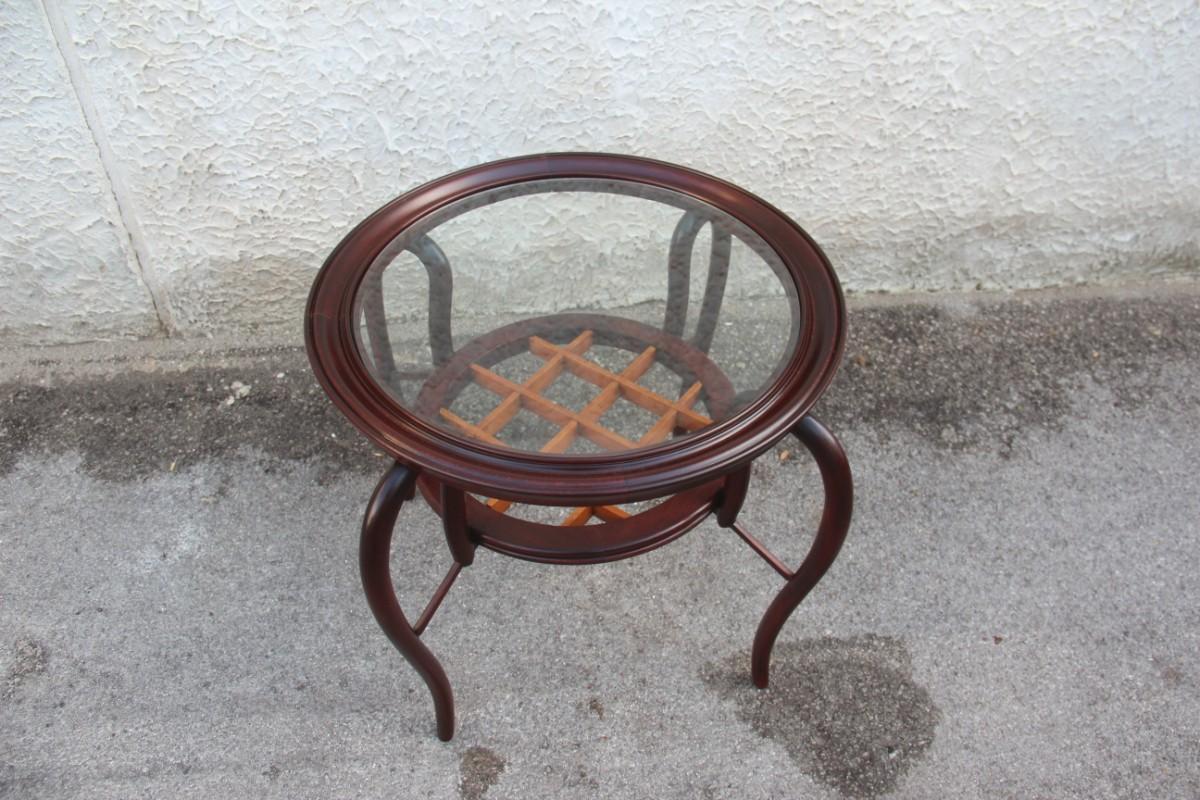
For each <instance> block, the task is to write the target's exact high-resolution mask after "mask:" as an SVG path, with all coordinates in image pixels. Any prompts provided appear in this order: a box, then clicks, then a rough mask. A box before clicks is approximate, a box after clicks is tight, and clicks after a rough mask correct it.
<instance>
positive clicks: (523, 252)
mask: <svg viewBox="0 0 1200 800" xmlns="http://www.w3.org/2000/svg"><path fill="white" fill-rule="evenodd" d="M354 317H355V320H356V326H355V333H356V342H357V347H358V351H359V354H360V356H361V358H362V359H363V362H364V363H365V364H366V366H367V369H368V371H369V373H370V375H371V377H372V378H373V379H374V381H375V382H376V383H378V385H379V386H381V387H383V389H384V390H385V391H386V392H387V393H388V395H389V396H390V397H391V398H392V399H393V400H394V401H395V402H396V403H398V404H400V405H401V406H403V407H404V408H406V409H407V410H409V411H411V412H412V413H414V414H416V415H417V416H419V417H421V418H423V419H425V420H426V421H428V422H430V423H432V424H434V425H437V426H439V427H441V428H442V429H444V430H445V431H447V432H450V433H452V434H453V435H456V436H460V437H466V438H469V439H472V440H474V441H476V442H480V443H484V444H487V445H492V446H495V447H501V448H509V449H515V450H523V451H534V452H541V453H546V454H555V455H561V456H578V455H594V454H598V453H604V452H607V451H626V450H634V449H638V448H644V447H647V446H651V445H656V444H659V443H662V442H665V441H668V440H672V439H677V438H680V437H686V436H691V435H693V434H695V433H697V432H699V431H702V430H704V429H705V428H707V427H709V426H711V425H713V424H714V423H717V422H720V421H721V420H724V419H727V418H729V417H730V416H731V415H734V414H736V413H737V412H738V411H739V410H740V409H742V408H744V407H746V406H747V405H749V404H750V403H752V402H753V401H754V400H755V399H756V398H757V397H758V396H759V394H760V393H761V392H762V390H763V388H764V387H766V386H768V385H770V384H771V382H772V381H773V380H774V379H775V378H776V377H777V376H778V374H779V372H780V370H781V369H782V368H783V366H784V365H786V364H787V363H788V360H789V358H790V357H791V355H792V354H793V352H794V350H795V349H796V345H797V342H798V340H799V337H800V334H801V331H802V327H803V326H802V321H803V320H802V312H801V305H800V302H799V300H798V290H797V285H796V282H795V280H794V279H793V277H792V275H791V274H790V273H789V271H788V269H787V267H786V266H785V265H784V264H783V262H782V260H781V259H780V257H779V255H778V254H777V253H776V252H775V251H774V250H772V249H771V247H770V246H768V245H767V244H766V243H765V242H764V241H763V239H762V238H761V237H760V236H759V235H758V234H756V233H755V232H754V231H753V230H752V229H751V228H750V227H749V226H747V225H746V224H745V223H744V222H742V221H741V220H739V219H737V218H735V217H734V216H732V215H731V214H729V213H727V212H725V211H722V210H721V209H719V208H717V207H715V206H713V205H710V204H709V203H707V202H704V201H702V200H699V199H696V198H694V197H691V196H688V195H686V194H684V193H682V192H679V191H675V190H672V189H667V188H662V187H658V186H650V185H645V184H640V183H635V182H630V181H622V180H611V179H596V178H569V177H562V178H547V179H542V180H532V181H525V182H522V183H518V184H514V185H502V186H497V187H493V188H489V189H485V190H483V191H479V192H476V193H474V194H470V195H468V196H466V197H462V198H460V199H458V200H455V201H452V202H450V203H447V204H445V205H443V206H441V207H440V208H438V209H436V210H435V211H433V212H432V213H429V214H427V215H425V216H424V217H422V218H421V219H419V220H417V221H416V222H414V223H413V224H411V225H409V226H408V227H406V228H405V229H404V230H402V231H400V232H399V233H398V234H397V235H396V236H394V237H393V238H392V239H391V240H390V241H388V242H387V244H386V246H385V247H384V248H383V250H382V251H381V252H380V253H379V255H378V256H377V257H376V258H374V259H373V261H372V262H371V264H370V266H369V267H368V268H367V270H366V272H365V274H364V277H363V279H362V282H361V284H360V285H359V287H358V290H357V292H356V295H355V298H354Z"/></svg>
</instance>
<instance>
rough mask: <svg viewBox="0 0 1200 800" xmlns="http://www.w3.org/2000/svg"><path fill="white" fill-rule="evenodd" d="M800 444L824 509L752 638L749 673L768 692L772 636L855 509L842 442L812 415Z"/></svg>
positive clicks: (821, 568)
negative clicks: (817, 474) (816, 473)
mask: <svg viewBox="0 0 1200 800" xmlns="http://www.w3.org/2000/svg"><path fill="white" fill-rule="evenodd" d="M792 433H794V434H795V435H796V438H797V439H799V440H800V441H801V442H803V443H804V446H805V447H807V448H808V449H809V451H810V452H811V453H812V454H813V457H814V458H815V459H816V462H817V466H818V467H819V468H820V470H821V482H822V483H823V484H824V486H825V510H824V512H823V513H822V514H821V524H820V527H819V528H817V536H816V539H815V540H814V541H813V544H812V547H811V548H810V549H809V551H808V555H807V556H805V558H804V563H802V564H801V565H800V569H798V570H796V571H795V572H794V573H792V575H791V577H789V578H788V582H787V585H785V586H784V587H783V589H782V590H780V592H779V594H778V595H776V596H775V599H774V600H773V601H771V605H770V606H768V607H767V611H766V613H765V614H763V618H762V621H761V622H759V623H758V631H757V632H756V633H755V634H754V648H753V650H752V651H751V654H750V675H751V677H752V678H753V679H754V685H755V686H757V687H758V688H760V689H765V688H767V679H768V673H769V671H770V666H771V650H772V648H773V647H774V646H775V638H776V637H777V636H779V631H780V629H781V628H783V624H784V623H785V622H787V619H788V617H790V616H791V614H792V612H793V611H795V610H796V606H798V605H800V601H802V600H803V599H804V598H805V596H806V595H807V594H808V593H809V591H811V590H812V588H813V587H814V586H816V585H817V582H818V581H820V580H821V578H822V576H824V575H825V571H826V570H828V569H829V566H830V564H832V563H833V560H834V559H835V558H837V554H838V550H840V549H841V547H842V542H843V541H845V539H846V531H847V530H848V529H849V528H850V515H851V513H852V511H853V505H854V484H853V480H852V478H851V475H850V462H849V461H848V460H847V459H846V451H845V450H843V449H842V445H841V442H839V441H838V440H837V437H835V436H834V435H833V434H832V433H830V432H829V430H828V429H827V428H826V427H825V426H824V425H822V424H821V423H819V422H817V421H816V420H815V419H813V418H812V417H805V418H804V419H802V420H801V421H800V424H799V425H797V426H796V428H795V429H794V430H793V431H792Z"/></svg>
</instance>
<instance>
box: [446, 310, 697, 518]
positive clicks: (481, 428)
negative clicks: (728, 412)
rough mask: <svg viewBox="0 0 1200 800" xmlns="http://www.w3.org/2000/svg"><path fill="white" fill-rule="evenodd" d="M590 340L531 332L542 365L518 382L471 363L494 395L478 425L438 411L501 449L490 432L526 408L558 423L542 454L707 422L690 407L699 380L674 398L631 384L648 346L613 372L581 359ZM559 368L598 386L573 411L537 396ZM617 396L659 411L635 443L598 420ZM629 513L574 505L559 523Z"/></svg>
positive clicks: (505, 505) (504, 505)
mask: <svg viewBox="0 0 1200 800" xmlns="http://www.w3.org/2000/svg"><path fill="white" fill-rule="evenodd" d="M592 342H593V334H592V331H583V332H581V333H580V334H579V335H578V336H576V337H575V338H574V339H572V340H571V341H570V342H568V343H567V344H566V345H556V344H553V343H551V342H548V341H546V340H545V339H542V338H540V337H537V336H534V337H531V338H530V341H529V351H530V352H531V353H533V354H534V355H538V356H540V357H542V358H543V359H544V360H545V363H544V364H542V366H541V367H539V368H538V370H537V371H536V372H534V373H533V375H531V376H530V377H529V378H528V379H526V380H525V381H524V382H523V383H520V384H518V383H515V382H513V381H510V380H508V379H507V378H505V377H503V376H502V375H498V374H497V373H495V372H493V371H491V370H490V369H487V368H486V367H483V366H481V365H479V364H472V365H471V371H472V377H473V378H474V379H475V382H476V383H477V384H479V385H480V386H481V387H483V388H484V389H487V390H489V391H491V392H493V393H494V394H497V395H499V396H500V397H501V400H500V403H499V404H497V406H496V407H495V408H493V409H492V410H491V411H490V412H488V414H487V416H485V417H484V418H483V420H481V421H480V422H479V423H478V424H472V423H470V422H467V421H466V420H464V419H462V418H461V417H459V416H458V415H456V414H454V413H453V412H452V411H450V410H449V409H447V408H443V409H440V413H441V415H442V417H443V418H444V419H446V420H447V421H449V422H450V423H451V424H452V425H454V427H456V428H458V429H459V430H461V431H463V432H464V433H467V434H468V435H470V436H473V437H474V438H477V439H479V440H480V441H484V442H487V443H488V444H493V445H498V446H500V447H505V446H506V445H505V444H504V443H503V442H502V441H500V440H499V439H498V438H496V436H495V434H496V433H498V432H499V431H500V430H501V429H502V428H503V427H504V426H505V425H507V424H508V423H509V422H511V421H512V419H513V418H514V417H516V415H517V414H518V413H519V412H520V410H521V408H528V409H529V410H530V411H532V412H533V413H535V414H537V415H538V416H540V417H542V418H543V419H546V420H548V421H550V422H554V423H557V424H558V425H560V426H561V427H560V429H559V430H558V431H557V432H556V433H555V434H554V436H552V437H551V438H550V440H549V441H547V442H546V443H545V444H544V445H542V447H541V448H540V450H541V452H543V453H562V452H565V451H566V450H567V449H568V448H569V447H570V446H571V443H572V442H574V441H575V438H576V437H577V436H580V435H583V436H585V437H586V438H588V439H591V440H592V441H593V442H596V443H597V444H599V445H600V446H601V447H607V448H608V449H612V450H619V449H631V448H633V447H637V446H642V445H647V444H653V443H654V442H658V441H662V440H663V439H665V438H666V437H667V436H668V435H669V434H670V433H671V431H672V430H674V429H675V427H676V426H677V425H679V422H680V418H681V417H683V424H682V425H679V426H680V427H684V428H689V429H694V428H695V427H700V426H702V425H707V424H710V423H711V420H710V419H709V418H708V417H706V416H704V415H703V414H700V413H699V412H696V411H693V410H692V405H694V404H695V402H696V400H697V399H698V398H699V396H700V392H701V391H702V389H703V386H702V384H700V383H694V384H692V386H690V387H689V388H688V390H687V391H686V392H684V393H683V394H682V395H680V397H679V399H678V400H675V401H671V400H668V399H667V398H665V397H663V396H661V395H659V394H657V393H656V392H654V391H652V390H650V389H647V388H646V387H644V386H640V385H638V384H637V380H638V379H639V378H641V377H642V376H643V375H644V374H645V373H646V372H647V370H649V369H650V367H652V366H653V365H654V357H655V354H656V351H655V349H654V347H647V348H646V349H645V350H643V351H642V352H641V353H639V354H638V355H637V356H635V357H634V358H633V360H632V361H630V362H629V364H628V365H626V367H625V368H624V369H623V370H621V372H620V373H614V372H610V371H609V370H607V369H605V368H604V367H601V366H600V365H599V364H596V363H595V362H593V361H590V360H589V359H586V358H583V354H584V353H586V352H587V351H588V350H589V349H590V348H591V346H592ZM564 368H566V369H568V370H570V371H571V372H572V373H573V374H575V375H578V376H579V377H581V378H583V379H584V380H587V381H589V382H590V383H593V384H595V385H597V386H601V390H600V392H599V393H598V394H597V395H596V396H595V397H593V398H592V399H591V401H590V402H589V403H588V404H587V405H586V406H584V408H583V409H581V410H580V411H579V412H578V413H576V412H574V411H572V410H571V409H569V408H566V407H565V406H562V405H560V404H558V403H555V402H554V401H552V400H550V399H549V398H546V397H543V396H542V395H541V392H542V391H544V390H545V389H546V388H548V387H549V386H550V385H551V384H553V383H554V381H555V380H557V378H558V377H559V376H560V375H561V374H562V372H563V369H564ZM619 397H625V398H626V399H627V400H629V401H630V402H632V403H634V404H635V405H639V406H641V407H642V408H646V409H648V410H651V411H655V412H657V413H659V414H660V415H661V416H660V417H659V419H658V420H657V421H656V422H655V423H654V425H653V426H652V427H651V428H650V430H648V431H647V432H646V433H645V434H643V436H642V437H641V438H640V439H639V440H638V442H637V444H634V443H633V442H631V441H630V440H628V439H626V438H625V437H623V436H621V435H620V434H617V433H615V432H614V431H610V430H608V429H607V428H605V427H603V426H602V425H600V424H599V423H598V420H599V418H600V417H602V416H603V415H604V413H605V412H606V411H608V410H609V409H610V408H612V406H613V404H614V403H615V402H616V401H617V399H618V398H619ZM486 502H487V505H488V506H489V507H490V508H492V509H493V510H495V511H497V512H500V513H504V512H505V511H507V510H508V509H510V508H511V507H512V505H513V502H512V501H511V500H502V499H499V498H492V499H489V500H487V501H486ZM629 516H630V513H629V512H628V511H625V510H624V509H622V508H620V507H619V506H590V507H589V506H580V507H578V508H575V509H572V510H571V512H570V513H569V514H568V515H567V516H566V518H565V519H564V520H563V521H562V522H561V523H560V524H561V525H563V526H568V527H570V526H581V525H586V524H587V522H588V520H590V519H591V518H592V517H596V518H597V519H600V520H603V521H605V522H613V521H616V520H620V519H626V518H628V517H629Z"/></svg>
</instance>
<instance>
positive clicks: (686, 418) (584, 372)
mask: <svg viewBox="0 0 1200 800" xmlns="http://www.w3.org/2000/svg"><path fill="white" fill-rule="evenodd" d="M529 349H530V351H531V352H533V353H536V354H537V355H540V356H543V357H551V356H553V355H555V354H559V353H561V354H562V355H563V357H564V358H565V359H566V361H567V369H569V370H571V372H573V373H574V374H576V375H578V376H579V377H580V378H583V379H584V380H585V381H588V382H589V383H594V384H596V385H597V386H605V385H606V384H608V383H609V382H611V381H615V382H616V383H618V384H620V386H621V393H622V394H623V395H624V396H625V397H626V398H627V399H628V400H629V401H630V402H631V403H633V404H635V405H639V406H641V407H642V408H644V409H646V410H648V411H653V412H654V413H655V414H665V413H667V412H668V411H671V410H674V411H676V412H677V413H678V415H679V417H680V427H683V428H686V429H688V430H695V429H697V428H703V427H704V426H706V425H711V424H712V420H711V419H709V418H708V417H706V416H704V415H703V414H701V413H699V412H697V411H693V410H692V409H690V408H683V407H681V406H679V405H677V404H675V403H673V402H671V401H670V400H668V399H667V398H665V397H663V396H662V395H661V394H659V393H658V392H655V391H653V390H651V389H647V388H646V387H645V386H641V385H639V384H638V383H637V382H635V381H633V380H630V379H629V378H626V377H625V376H623V375H618V374H617V373H615V372H609V371H608V370H606V369H605V368H604V367H602V366H600V365H599V364H596V363H595V362H593V361H589V360H588V359H586V358H584V357H583V356H581V355H578V354H576V353H570V352H566V351H564V350H563V348H561V347H559V346H558V345H556V344H553V343H552V342H548V341H546V340H545V339H542V338H541V337H538V336H532V337H530V339H529Z"/></svg>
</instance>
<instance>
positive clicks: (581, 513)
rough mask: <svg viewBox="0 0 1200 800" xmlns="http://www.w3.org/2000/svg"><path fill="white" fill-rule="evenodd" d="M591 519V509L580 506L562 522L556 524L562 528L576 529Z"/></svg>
mask: <svg viewBox="0 0 1200 800" xmlns="http://www.w3.org/2000/svg"><path fill="white" fill-rule="evenodd" d="M591 518H592V509H591V508H589V507H588V506H580V507H579V508H576V509H574V510H573V511H572V512H571V513H570V514H567V516H566V518H565V519H563V521H562V522H560V523H558V524H559V525H561V526H563V527H564V528H577V527H579V526H580V525H586V524H587V521H588V520H589V519H591Z"/></svg>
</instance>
